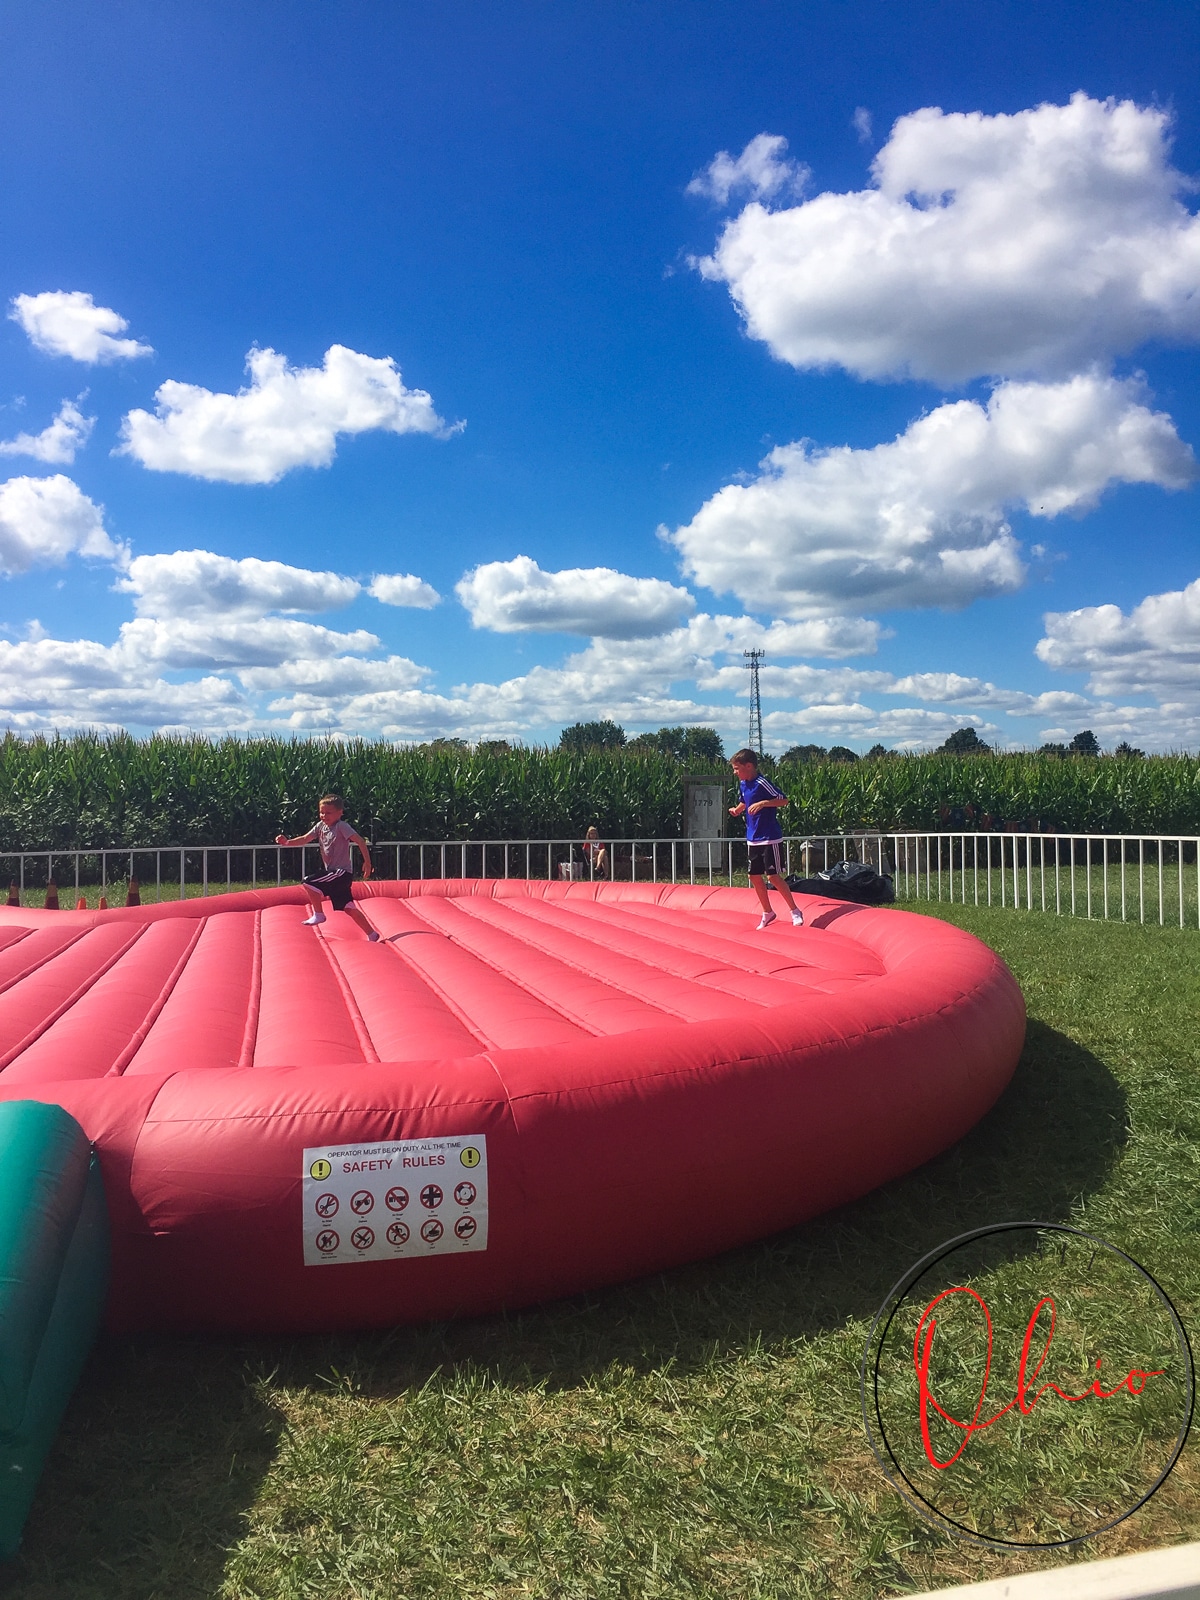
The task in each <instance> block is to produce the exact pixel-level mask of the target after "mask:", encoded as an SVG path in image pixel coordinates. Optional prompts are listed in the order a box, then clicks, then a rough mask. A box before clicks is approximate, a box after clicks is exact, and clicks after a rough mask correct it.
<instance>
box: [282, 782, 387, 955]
mask: <svg viewBox="0 0 1200 1600" xmlns="http://www.w3.org/2000/svg"><path fill="white" fill-rule="evenodd" d="M342 809H343V802H342V797H341V795H340V794H325V795H322V796H321V802H320V804H319V805H318V807H317V812H318V814H319V816H320V819H321V820H320V821H319V822H318V823H317V825H316V827H315V828H310V829H309V830H308V832H307V833H301V834H297V835H296V837H295V838H294V839H289V838H288V837H287V835H286V834H283V833H280V834H276V836H275V843H276V844H282V845H297V844H312V843H313V841H314V840H315V841H316V843H317V844H318V845H319V846H320V848H321V871H320V872H314V873H312V874H310V876H309V877H307V878H305V880H304V892H305V894H306V895H307V896H308V898H309V899H310V900H311V901H312V904H313V909H312V915H311V916H310V917H306V918H305V919H304V926H305V927H306V928H314V927H316V925H317V923H319V922H324V921H325V913H324V912H323V911H322V910H321V902H322V900H325V899H328V900H329V902H330V903H331V905H332V906H333V909H334V910H335V911H344V912H345V913H346V915H347V916H348V917H349V918H350V920H351V922H355V923H357V924H358V926H359V927H360V928H361V929H362V931H363V932H364V933H365V934H366V936H367V938H368V939H369V940H370V942H371V943H372V944H377V943H378V942H379V935H378V934H377V933H376V932H375V929H374V928H373V927H372V926H371V924H370V923H369V922H368V921H367V919H366V917H364V916H363V914H362V912H361V911H360V910H359V909H358V907H357V906H356V905H355V904H354V902H353V900H352V899H351V894H352V891H353V885H354V864H353V860H352V858H351V854H350V849H351V846H352V845H357V846H358V848H359V850H360V851H361V852H362V858H363V869H362V875H363V877H364V878H369V877H370V876H371V852H370V850H369V849H368V847H367V841H366V840H365V839H364V838H363V837H362V835H361V834H359V833H355V831H354V829H353V828H352V827H351V826H350V824H349V823H348V822H343V821H342Z"/></svg>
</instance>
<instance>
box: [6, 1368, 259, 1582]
mask: <svg viewBox="0 0 1200 1600" xmlns="http://www.w3.org/2000/svg"><path fill="white" fill-rule="evenodd" d="M258 1353H259V1352H258V1351H257V1349H254V1350H251V1349H250V1348H249V1347H248V1346H241V1345H234V1344H232V1343H228V1344H218V1343H215V1342H212V1343H207V1342H204V1341H201V1340H196V1339H172V1340H167V1339H153V1340H151V1339H139V1340H129V1339H105V1340H102V1341H101V1343H100V1344H99V1346H98V1347H97V1349H96V1350H95V1352H94V1353H93V1355H92V1358H91V1361H90V1362H89V1364H88V1367H87V1370H86V1371H85V1373H84V1375H83V1378H82V1380H81V1382H80V1385H79V1388H78V1390H77V1391H76V1394H75V1396H74V1399H73V1400H72V1402H71V1405H70V1407H69V1408H68V1411H67V1416H66V1418H65V1421H64V1424H63V1427H62V1430H61V1431H60V1434H59V1437H58V1439H57V1441H56V1443H55V1445H54V1448H53V1450H52V1452H51V1456H50V1460H49V1463H48V1464H47V1468H46V1472H45V1474H44V1476H43V1478H42V1482H41V1485H40V1487H39V1489H38V1493H37V1496H36V1498H35V1500H34V1503H33V1510H32V1512H31V1514H30V1517H29V1521H28V1523H27V1524H26V1528H25V1538H24V1541H23V1543H22V1547H21V1550H20V1552H19V1553H18V1555H17V1558H16V1560H14V1561H12V1562H10V1563H8V1564H7V1566H5V1567H3V1568H0V1594H3V1595H5V1596H6V1597H7V1596H12V1597H13V1600H93V1597H95V1600H111V1597H114V1596H121V1597H126V1596H128V1597H130V1600H132V1597H134V1596H136V1597H137V1600H193V1597H195V1600H199V1597H201V1596H203V1597H210V1596H213V1595H215V1594H217V1593H218V1592H219V1590H220V1586H221V1581H222V1576H223V1573H224V1569H225V1562H226V1557H227V1554H228V1549H229V1547H230V1546H231V1545H233V1544H234V1543H236V1541H237V1539H238V1537H239V1536H240V1534H241V1531H242V1526H243V1523H242V1519H243V1515H244V1513H245V1511H246V1510H247V1508H248V1507H249V1506H250V1505H251V1504H252V1503H253V1500H254V1497H255V1495H256V1493H257V1492H258V1488H259V1485H260V1483H261V1482H262V1478H263V1474H264V1473H265V1472H266V1470H267V1469H268V1467H269V1466H270V1464H271V1462H272V1460H273V1459H274V1456H275V1451H276V1447H277V1443H278V1438H279V1433H280V1430H281V1427H282V1419H281V1418H280V1417H279V1415H278V1413H277V1412H275V1411H273V1410H270V1409H268V1408H267V1407H265V1406H264V1405H262V1404H261V1403H260V1402H259V1401H258V1399H257V1398H256V1396H255V1393H254V1389H253V1387H252V1385H251V1384H250V1383H249V1382H248V1381H247V1372H248V1361H249V1363H253V1362H254V1361H255V1360H256V1359H257V1356H258Z"/></svg>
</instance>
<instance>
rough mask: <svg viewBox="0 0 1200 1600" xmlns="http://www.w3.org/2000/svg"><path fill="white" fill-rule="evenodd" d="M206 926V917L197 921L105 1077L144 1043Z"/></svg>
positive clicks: (117, 1072)
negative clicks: (156, 995) (176, 958)
mask: <svg viewBox="0 0 1200 1600" xmlns="http://www.w3.org/2000/svg"><path fill="white" fill-rule="evenodd" d="M207 926H208V921H207V918H206V919H204V920H203V921H197V923H196V931H195V933H193V934H192V937H191V938H190V939H189V940H188V942H187V944H186V945H185V946H184V949H183V953H182V954H181V955H180V957H179V960H178V961H177V962H176V963H175V965H174V967H173V968H172V969H171V971H170V973H169V974H168V976H167V980H166V982H165V983H164V984H163V986H162V988H161V989H160V990H159V991H158V998H157V999H156V1000H154V1001H153V1002H152V1003H151V1005H150V1009H149V1010H148V1011H147V1012H146V1015H145V1016H144V1017H143V1019H142V1021H141V1022H140V1023H139V1025H138V1027H137V1028H135V1029H134V1032H133V1036H132V1037H131V1039H130V1041H129V1043H128V1044H127V1045H126V1046H125V1048H124V1050H122V1051H121V1053H120V1055H119V1056H118V1057H117V1059H116V1060H115V1061H114V1062H113V1064H112V1066H111V1067H109V1069H108V1071H107V1072H106V1073H105V1074H104V1076H105V1077H106V1078H119V1077H120V1076H121V1075H122V1073H123V1072H124V1071H125V1068H126V1067H127V1066H128V1065H129V1063H130V1062H131V1061H132V1060H133V1058H134V1056H136V1055H137V1053H138V1051H139V1050H140V1049H141V1048H142V1046H143V1045H144V1044H145V1042H146V1036H147V1034H148V1033H149V1032H150V1029H151V1028H152V1027H153V1026H154V1024H155V1023H156V1022H157V1021H158V1018H159V1014H160V1013H161V1011H162V1008H163V1007H164V1006H165V1005H166V1003H167V1001H168V1000H169V999H170V998H171V991H172V990H173V989H174V987H175V985H176V984H177V983H178V982H179V980H180V978H181V977H182V976H183V969H184V967H186V966H187V964H188V961H189V960H190V959H191V954H192V951H193V950H194V949H195V948H196V946H197V944H198V943H199V942H200V935H201V934H202V933H203V932H204V930H205V928H206V927H207Z"/></svg>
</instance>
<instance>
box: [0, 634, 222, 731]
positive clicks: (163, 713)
mask: <svg viewBox="0 0 1200 1600" xmlns="http://www.w3.org/2000/svg"><path fill="white" fill-rule="evenodd" d="M0 722H2V723H3V724H4V726H6V727H11V728H14V729H17V730H19V731H21V732H25V733H36V732H43V731H49V730H53V729H56V728H60V729H69V728H100V729H103V730H106V731H111V732H116V731H118V730H119V729H121V728H124V727H129V726H130V725H141V726H151V727H163V726H167V725H176V726H181V727H184V726H186V727H193V728H212V729H215V730H225V729H236V728H244V727H246V726H248V725H249V723H250V722H251V710H250V707H249V705H248V704H247V702H246V699H245V697H244V696H243V695H241V694H240V693H239V692H238V690H237V689H236V687H235V686H234V685H233V684H231V683H230V682H229V681H228V680H227V679H225V678H217V677H205V678H201V679H198V680H193V681H192V682H190V683H182V684H178V683H167V682H166V681H165V680H164V679H162V678H157V677H154V676H149V675H143V676H141V677H139V676H137V675H136V673H134V672H132V671H131V663H130V661H129V659H128V657H127V656H126V655H125V654H124V652H123V651H122V648H121V646H120V645H116V646H107V645H102V644H97V643H95V642H94V641H92V640H89V639H78V640H74V641H68V640H62V639H34V640H25V641H22V642H21V643H18V644H9V643H8V642H6V641H3V640H0Z"/></svg>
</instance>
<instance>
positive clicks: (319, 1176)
mask: <svg viewBox="0 0 1200 1600" xmlns="http://www.w3.org/2000/svg"><path fill="white" fill-rule="evenodd" d="M332 1171H333V1168H332V1167H331V1166H330V1165H329V1163H328V1161H314V1162H313V1164H312V1166H311V1167H309V1169H308V1175H309V1177H310V1178H315V1179H316V1180H317V1182H318V1183H323V1182H324V1181H325V1179H326V1178H327V1177H328V1176H329V1174H330V1173H331V1172H332Z"/></svg>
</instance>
